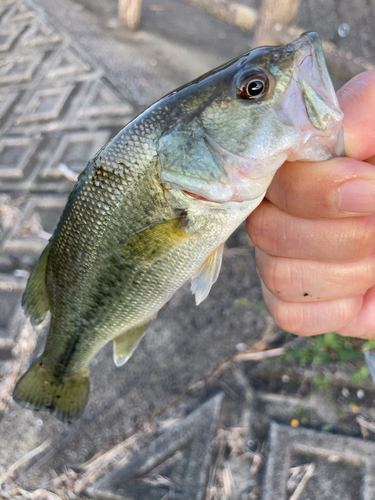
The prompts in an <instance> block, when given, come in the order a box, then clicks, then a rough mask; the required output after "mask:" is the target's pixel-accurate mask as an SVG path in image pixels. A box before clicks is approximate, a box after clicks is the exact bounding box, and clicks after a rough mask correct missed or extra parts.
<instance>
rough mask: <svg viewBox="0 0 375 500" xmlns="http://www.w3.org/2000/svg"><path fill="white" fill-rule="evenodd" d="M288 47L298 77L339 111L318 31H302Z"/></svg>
mask: <svg viewBox="0 0 375 500" xmlns="http://www.w3.org/2000/svg"><path fill="white" fill-rule="evenodd" d="M290 48H292V49H293V50H294V69H295V71H296V72H297V74H298V75H299V77H300V78H303V79H304V80H305V82H307V83H308V84H309V86H310V87H311V88H312V89H313V90H314V91H315V92H316V93H317V94H318V95H319V96H320V97H321V98H323V99H324V100H325V101H326V102H327V103H329V104H330V105H331V106H332V107H334V108H337V110H338V111H340V107H339V103H338V100H337V96H336V92H335V89H334V88H333V85H332V81H331V77H330V75H329V72H328V68H327V65H326V62H325V58H324V53H323V46H322V41H321V38H320V36H319V35H318V33H315V32H314V31H308V32H305V33H303V34H302V35H301V36H300V38H298V39H297V40H295V41H294V42H292V43H291V44H290ZM317 82H319V85H317ZM321 83H323V85H321Z"/></svg>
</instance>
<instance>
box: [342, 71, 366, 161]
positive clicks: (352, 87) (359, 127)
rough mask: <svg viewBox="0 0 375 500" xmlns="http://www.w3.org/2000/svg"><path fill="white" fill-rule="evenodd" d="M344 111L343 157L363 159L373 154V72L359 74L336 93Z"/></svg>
mask: <svg viewBox="0 0 375 500" xmlns="http://www.w3.org/2000/svg"><path fill="white" fill-rule="evenodd" d="M337 97H338V100H339V103H340V107H341V109H342V111H343V112H344V121H343V124H344V142H345V153H346V156H349V157H351V158H357V159H358V160H364V159H366V158H370V157H371V156H373V155H375V141H374V136H375V71H367V72H365V73H361V74H359V75H357V76H355V77H354V78H352V79H351V80H350V81H349V82H347V83H346V84H345V85H344V86H343V87H342V88H341V89H340V90H339V91H338V92H337Z"/></svg>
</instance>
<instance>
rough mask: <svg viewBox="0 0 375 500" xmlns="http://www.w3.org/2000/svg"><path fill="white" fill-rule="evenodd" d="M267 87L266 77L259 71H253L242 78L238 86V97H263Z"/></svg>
mask: <svg viewBox="0 0 375 500" xmlns="http://www.w3.org/2000/svg"><path fill="white" fill-rule="evenodd" d="M268 88H269V80H268V77H267V76H266V75H265V74H264V73H262V72H260V71H254V72H252V73H250V74H247V75H246V76H245V77H244V78H243V79H242V81H241V83H240V85H239V87H238V97H239V98H240V99H248V100H256V99H259V98H260V97H263V96H264V95H265V94H266V93H267V91H268Z"/></svg>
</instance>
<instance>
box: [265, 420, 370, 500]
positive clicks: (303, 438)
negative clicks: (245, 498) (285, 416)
mask: <svg viewBox="0 0 375 500" xmlns="http://www.w3.org/2000/svg"><path fill="white" fill-rule="evenodd" d="M301 464H314V468H313V470H314V472H313V474H312V475H311V477H310V479H308V481H307V482H306V484H305V486H304V488H303V489H302V488H301V494H300V495H299V496H298V498H299V499H300V500H309V499H313V498H314V499H315V498H319V499H321V500H336V499H337V500H372V499H373V498H374V496H375V443H374V442H366V441H364V440H361V439H355V438H351V437H344V436H338V435H333V434H328V433H324V432H316V431H313V430H310V429H293V428H291V427H287V426H285V425H280V424H276V423H272V425H271V429H270V434H269V453H268V459H267V466H266V473H265V479H264V485H263V493H262V500H287V499H288V498H290V495H291V493H293V492H289V494H288V492H287V482H288V478H289V475H290V469H292V468H294V467H297V466H300V465H301Z"/></svg>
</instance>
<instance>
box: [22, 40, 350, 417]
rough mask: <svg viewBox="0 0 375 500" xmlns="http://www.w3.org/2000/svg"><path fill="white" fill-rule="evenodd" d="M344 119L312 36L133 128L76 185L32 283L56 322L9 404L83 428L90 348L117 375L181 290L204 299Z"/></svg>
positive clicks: (203, 86) (258, 54)
mask: <svg viewBox="0 0 375 500" xmlns="http://www.w3.org/2000/svg"><path fill="white" fill-rule="evenodd" d="M307 56H311V57H307ZM317 71H318V73H319V74H317ZM310 74H311V78H310V77H309V75H310ZM250 84H251V85H250ZM251 89H256V93H255V95H252V94H251V92H252V90H251ZM323 112H324V127H322V126H321V124H322V123H323V117H322V116H320V114H321V113H323ZM319 113H320V114H319ZM341 120H342V113H341V112H340V110H339V108H338V103H337V99H336V98H335V94H334V92H333V90H332V83H331V81H330V79H329V75H328V72H327V69H326V67H325V63H324V58H323V53H322V48H321V44H320V40H319V37H318V35H317V34H315V33H308V34H305V35H302V36H301V37H300V38H299V39H298V40H296V41H295V42H293V43H292V44H289V45H287V46H286V47H278V48H275V47H263V48H258V49H254V50H252V51H250V52H248V53H247V54H244V55H243V56H240V57H239V58H237V59H235V60H233V61H231V62H229V63H227V64H225V65H223V66H221V67H220V68H217V69H215V70H213V71H212V72H209V73H207V74H206V75H203V76H202V77H200V78H198V79H196V80H194V81H193V82H190V83H189V84H187V85H185V86H183V87H181V88H180V89H177V90H176V91H174V92H172V93H170V94H169V95H167V96H166V97H164V98H163V99H161V100H160V101H159V102H157V103H156V104H154V105H153V106H151V107H150V108H149V109H147V110H146V111H145V112H143V113H142V114H141V115H139V116H138V117H136V118H135V119H134V120H133V121H132V122H130V123H129V124H128V125H127V126H126V127H125V128H124V129H123V130H122V131H120V132H119V134H118V135H117V136H116V137H115V138H113V139H112V140H111V141H110V142H109V143H108V144H107V145H106V146H104V147H103V148H102V149H101V150H100V151H99V152H98V153H97V154H96V155H95V156H94V158H93V159H92V160H90V161H89V163H88V166H87V168H86V170H85V171H84V172H83V173H82V174H81V175H80V176H79V179H78V181H77V184H76V185H75V187H74V189H73V191H72V193H71V195H70V196H69V199H68V202H67V205H66V207H65V209H64V212H63V214H62V216H61V219H60V222H59V224H58V226H57V228H56V230H55V232H54V234H53V236H52V238H51V240H50V241H49V243H48V245H47V247H46V249H45V250H44V252H43V254H42V256H41V257H40V260H39V262H38V264H37V266H36V268H35V269H34V270H33V272H32V274H31V276H30V278H29V281H28V285H27V288H26V291H25V294H24V297H23V306H24V310H25V313H26V314H27V315H28V316H30V318H31V321H32V322H33V324H39V323H40V322H41V321H42V320H43V319H44V317H45V316H46V314H47V312H48V311H51V322H50V329H49V334H48V338H47V341H46V345H45V349H44V352H43V354H42V355H41V357H40V358H39V359H38V360H37V361H35V362H34V364H33V365H32V366H31V367H30V368H29V370H28V371H27V372H26V373H25V374H24V375H23V376H22V378H21V379H20V381H19V382H18V384H17V386H16V389H15V393H14V397H15V399H16V400H17V401H18V402H20V403H21V404H23V405H24V406H25V407H26V408H30V409H43V408H46V409H48V410H49V411H51V412H54V413H55V415H56V416H57V417H58V418H60V419H61V420H63V421H69V422H70V421H72V420H73V419H74V418H76V417H77V416H79V415H80V413H81V412H82V411H83V408H84V406H85V404H86V402H87V398H88V393H89V362H90V360H91V359H92V358H93V356H95V355H96V353H97V352H98V351H99V349H101V347H103V346H104V345H105V344H106V343H107V342H109V341H110V340H113V341H114V360H115V363H116V364H117V365H118V366H120V365H122V364H124V363H125V362H126V361H127V360H128V359H129V357H130V356H131V355H132V353H133V351H134V349H135V348H136V347H137V345H138V343H139V341H140V340H141V338H142V336H143V334H144V333H145V331H146V330H147V327H148V325H149V324H150V322H151V320H152V319H153V318H154V317H155V316H156V314H157V312H158V311H159V310H160V308H161V307H162V306H163V305H164V304H165V303H166V302H167V301H168V300H169V299H170V297H171V296H172V295H173V293H174V292H175V291H176V290H178V289H179V288H180V287H181V286H182V285H183V284H184V283H185V282H186V281H187V280H188V279H190V278H191V279H192V288H191V289H192V292H193V293H194V294H195V297H196V302H197V304H198V303H200V302H201V301H202V300H204V298H205V297H206V296H207V295H208V293H209V291H210V288H211V286H212V284H213V283H214V282H215V281H216V279H217V277H218V274H219V271H220V265H221V257H222V251H223V245H224V242H225V240H226V239H227V238H228V237H229V236H230V234H231V233H232V232H233V231H234V230H235V229H236V228H237V227H238V226H239V224H240V223H241V222H242V221H243V220H244V219H245V218H246V217H247V216H248V215H249V214H250V213H251V211H252V210H254V209H255V208H256V206H257V205H258V204H259V203H260V202H261V200H262V199H263V197H264V195H265V192H266V189H267V187H268V185H269V184H270V182H271V181H272V177H273V175H274V173H275V172H276V170H277V168H279V167H280V166H281V164H282V163H283V162H284V160H285V159H286V158H289V159H293V160H298V159H308V160H313V161H319V160H323V159H327V158H329V157H331V156H333V155H336V154H340V134H341V129H342V125H341Z"/></svg>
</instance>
